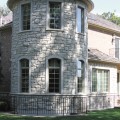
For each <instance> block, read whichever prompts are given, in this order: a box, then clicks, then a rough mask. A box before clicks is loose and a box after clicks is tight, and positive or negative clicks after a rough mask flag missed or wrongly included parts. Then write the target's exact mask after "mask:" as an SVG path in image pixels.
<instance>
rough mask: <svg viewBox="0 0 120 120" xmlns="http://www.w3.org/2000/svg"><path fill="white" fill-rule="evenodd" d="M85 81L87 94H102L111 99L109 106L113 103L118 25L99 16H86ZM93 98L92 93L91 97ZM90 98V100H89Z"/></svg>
mask: <svg viewBox="0 0 120 120" xmlns="http://www.w3.org/2000/svg"><path fill="white" fill-rule="evenodd" d="M88 23H89V30H88V48H89V51H88V56H89V57H88V61H89V65H88V66H89V67H88V71H89V72H88V73H89V75H88V81H89V93H90V96H98V98H99V99H100V97H99V96H106V97H107V99H106V101H109V100H111V101H112V99H113V96H118V97H116V99H115V100H114V101H112V103H111V106H117V105H118V101H119V94H120V78H119V69H120V61H119V44H118V43H119V37H120V27H119V26H117V25H115V24H114V23H112V22H109V21H107V20H104V19H102V18H101V17H100V16H97V15H94V14H90V15H89V17H88ZM95 99H96V97H94V99H93V101H94V100H95ZM91 101H92V100H91ZM102 107H103V105H101V101H99V100H98V102H97V105H96V104H92V106H91V109H96V108H97V109H100V108H101V109H102Z"/></svg>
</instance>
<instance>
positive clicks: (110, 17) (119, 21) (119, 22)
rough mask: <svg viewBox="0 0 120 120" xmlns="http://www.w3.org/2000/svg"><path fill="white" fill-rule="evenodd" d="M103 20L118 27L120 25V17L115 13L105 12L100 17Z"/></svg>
mask: <svg viewBox="0 0 120 120" xmlns="http://www.w3.org/2000/svg"><path fill="white" fill-rule="evenodd" d="M100 16H101V17H102V18H104V19H106V20H109V21H111V22H113V23H115V24H117V25H120V17H119V16H117V15H115V12H104V13H103V14H102V15H100Z"/></svg>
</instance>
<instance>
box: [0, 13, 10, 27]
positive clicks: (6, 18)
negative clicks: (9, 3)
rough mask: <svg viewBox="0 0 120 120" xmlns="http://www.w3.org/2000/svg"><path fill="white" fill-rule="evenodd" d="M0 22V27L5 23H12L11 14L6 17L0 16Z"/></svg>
mask: <svg viewBox="0 0 120 120" xmlns="http://www.w3.org/2000/svg"><path fill="white" fill-rule="evenodd" d="M0 20H1V23H0V27H1V26H4V25H5V24H7V23H10V22H12V12H10V13H9V14H8V15H7V16H1V17H0Z"/></svg>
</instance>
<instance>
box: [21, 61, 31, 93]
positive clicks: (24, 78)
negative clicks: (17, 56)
mask: <svg viewBox="0 0 120 120" xmlns="http://www.w3.org/2000/svg"><path fill="white" fill-rule="evenodd" d="M20 66H21V92H29V60H27V59H21V60H20Z"/></svg>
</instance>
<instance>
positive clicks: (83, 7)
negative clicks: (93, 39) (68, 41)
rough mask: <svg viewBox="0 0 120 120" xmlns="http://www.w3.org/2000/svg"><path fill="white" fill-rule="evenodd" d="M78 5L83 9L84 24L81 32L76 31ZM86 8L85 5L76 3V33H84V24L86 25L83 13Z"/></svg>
mask: <svg viewBox="0 0 120 120" xmlns="http://www.w3.org/2000/svg"><path fill="white" fill-rule="evenodd" d="M78 7H80V8H82V9H83V12H84V21H83V22H84V26H83V32H82V31H81V32H78V31H77V28H78V27H77V21H78V16H77V9H78ZM85 10H86V9H85V6H83V5H81V4H77V5H76V33H80V34H85V26H86V18H85V13H86V11H85Z"/></svg>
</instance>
